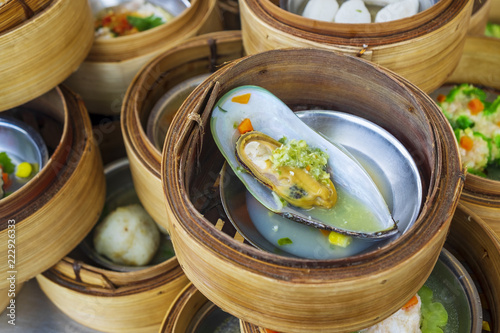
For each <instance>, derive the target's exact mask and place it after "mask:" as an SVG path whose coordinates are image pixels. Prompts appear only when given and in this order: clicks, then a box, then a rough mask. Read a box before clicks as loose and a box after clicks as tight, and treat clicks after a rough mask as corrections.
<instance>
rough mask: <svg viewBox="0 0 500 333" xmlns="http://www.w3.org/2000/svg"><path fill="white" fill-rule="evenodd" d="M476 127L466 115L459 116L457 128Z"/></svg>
mask: <svg viewBox="0 0 500 333" xmlns="http://www.w3.org/2000/svg"><path fill="white" fill-rule="evenodd" d="M474 125H475V123H474V121H472V119H470V118H469V117H467V116H466V115H462V116H459V117H458V118H457V120H456V126H457V127H458V128H460V129H466V128H471V127H473V126H474Z"/></svg>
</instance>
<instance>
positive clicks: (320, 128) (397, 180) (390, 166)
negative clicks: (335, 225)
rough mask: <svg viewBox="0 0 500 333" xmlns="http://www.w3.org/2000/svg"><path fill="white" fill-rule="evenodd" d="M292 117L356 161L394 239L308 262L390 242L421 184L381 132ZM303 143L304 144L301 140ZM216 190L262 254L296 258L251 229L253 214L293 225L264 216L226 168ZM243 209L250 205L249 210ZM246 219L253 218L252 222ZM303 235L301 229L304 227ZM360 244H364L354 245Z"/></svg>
mask: <svg viewBox="0 0 500 333" xmlns="http://www.w3.org/2000/svg"><path fill="white" fill-rule="evenodd" d="M297 115H298V116H299V117H300V118H301V120H302V121H304V122H305V123H306V124H307V125H308V126H310V127H312V128H313V129H315V130H316V131H317V132H319V133H321V134H323V135H324V136H325V137H326V138H328V139H329V140H331V141H335V142H337V143H340V144H341V145H343V146H344V147H345V148H346V149H347V150H348V151H349V152H350V153H351V154H352V155H354V157H355V158H356V159H358V161H359V162H360V163H361V164H362V165H363V167H364V168H365V169H366V171H367V172H368V173H369V174H370V176H371V177H372V178H373V180H374V182H375V184H376V185H377V186H378V188H379V189H380V191H381V193H382V195H383V197H384V199H385V200H386V203H387V205H388V207H389V210H390V211H391V213H392V216H393V218H394V220H396V221H398V229H399V230H400V233H399V234H398V235H396V236H394V237H392V238H390V239H388V240H384V241H377V242H374V241H367V240H361V239H354V240H353V243H354V242H358V244H357V245H356V246H348V247H347V248H346V249H338V250H337V251H336V254H335V255H331V254H328V255H327V254H325V253H324V252H323V251H321V253H320V252H318V254H317V255H316V254H315V255H314V256H312V257H310V258H311V259H335V258H341V257H347V256H352V255H356V254H360V253H365V252H369V251H372V250H374V249H376V248H377V247H380V246H383V245H386V244H388V243H389V242H392V241H394V240H395V239H397V238H399V237H400V236H401V235H402V234H404V233H405V232H406V231H408V229H410V227H411V226H412V225H413V223H414V222H415V220H416V219H417V217H418V214H419V211H420V207H421V204H422V184H421V180H420V174H419V172H418V169H417V167H416V165H415V163H414V161H413V159H412V157H411V155H410V154H409V153H408V151H407V150H406V148H405V147H404V146H403V145H402V144H401V143H400V142H399V141H398V140H397V139H396V138H394V136H392V135H391V134H390V133H389V132H387V131H386V130H384V129H382V128H381V127H379V126H378V125H375V124H373V123H371V122H369V121H367V120H365V119H363V118H360V117H357V116H354V115H350V114H347V113H342V112H337V111H324V110H318V111H308V112H297ZM305 140H306V141H307V138H305ZM220 190H221V199H222V203H223V206H224V209H225V210H226V213H227V215H228V218H229V219H230V221H231V222H232V224H233V225H234V226H235V228H236V229H237V230H238V232H239V233H240V234H241V235H242V236H243V237H244V238H245V239H246V240H247V241H248V242H250V243H251V244H253V245H254V246H256V247H258V248H260V249H262V250H265V251H269V252H273V253H279V254H282V255H286V256H292V257H295V256H297V255H296V254H292V253H289V252H285V251H284V248H283V247H279V246H277V245H275V242H271V241H269V240H268V238H266V237H265V236H264V235H263V234H262V232H261V231H260V230H262V229H260V230H259V227H257V224H258V225H262V224H263V223H262V219H259V220H257V219H256V218H255V216H260V217H262V216H264V217H265V218H272V219H275V218H278V219H281V220H282V221H281V220H280V222H279V223H295V222H291V221H288V220H286V219H285V218H281V217H279V216H277V215H276V216H275V215H269V214H266V213H264V212H266V211H267V210H266V208H264V207H263V206H262V205H261V204H260V203H258V202H257V201H256V200H255V199H254V198H253V197H252V196H251V195H250V194H249V193H248V192H247V191H246V189H245V187H244V185H243V184H242V183H241V182H240V181H239V180H238V178H237V177H236V175H234V173H233V172H232V170H231V169H230V168H226V167H224V168H223V171H222V179H221V187H220ZM248 206H250V207H251V209H250V210H249V209H248ZM259 211H260V212H261V213H259ZM251 216H254V220H252V217H251ZM270 216H271V217H270ZM305 228H311V227H305ZM305 232H307V229H304V233H305ZM360 242H365V244H361V245H359V244H360ZM358 245H359V246H358ZM360 249H361V250H360ZM318 251H320V250H318Z"/></svg>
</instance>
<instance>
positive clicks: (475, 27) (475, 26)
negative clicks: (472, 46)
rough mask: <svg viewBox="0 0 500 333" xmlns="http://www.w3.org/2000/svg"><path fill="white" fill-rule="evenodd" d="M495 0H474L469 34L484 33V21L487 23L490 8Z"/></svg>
mask: <svg viewBox="0 0 500 333" xmlns="http://www.w3.org/2000/svg"><path fill="white" fill-rule="evenodd" d="M492 2H495V0H486V1H483V0H475V1H474V7H473V8H472V15H471V18H470V23H469V29H468V34H469V35H479V36H481V35H484V30H485V28H486V23H488V19H489V14H490V8H491V4H492Z"/></svg>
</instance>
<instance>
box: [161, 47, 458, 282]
mask: <svg viewBox="0 0 500 333" xmlns="http://www.w3.org/2000/svg"><path fill="white" fill-rule="evenodd" d="M294 52H299V53H300V52H302V53H307V54H309V56H310V57H313V56H315V57H319V56H320V55H324V56H329V55H332V54H336V53H334V52H330V51H323V50H313V49H301V50H300V49H281V50H272V51H268V52H264V53H260V54H257V55H254V56H249V57H245V58H242V59H240V60H236V61H234V62H233V63H232V64H231V65H230V66H226V67H225V68H223V69H221V70H220V71H218V72H217V73H215V74H214V75H212V76H211V77H210V78H209V80H207V81H205V82H204V83H203V84H201V85H200V86H198V88H196V89H195V91H194V92H193V93H192V94H191V96H190V100H189V101H186V102H185V103H184V105H183V106H182V107H181V109H182V110H193V109H194V110H196V104H197V101H200V100H205V99H206V95H207V94H209V93H210V92H211V90H212V88H213V85H217V84H218V83H217V82H218V79H220V78H222V77H223V76H224V75H230V74H226V73H230V71H229V69H231V70H234V71H237V70H238V67H240V66H241V67H244V66H246V65H248V64H250V63H253V62H258V60H260V59H261V58H263V57H269V58H273V56H274V55H276V54H279V53H288V54H292V53H294ZM336 57H339V58H343V60H346V61H359V60H360V59H359V58H355V57H351V56H349V55H344V54H336ZM256 59H257V60H256ZM362 64H363V66H366V67H367V68H369V69H370V70H375V71H379V72H380V73H382V75H385V76H386V77H387V78H388V79H389V80H391V81H394V80H395V78H397V79H398V80H399V81H397V84H398V85H400V86H406V87H407V89H409V92H408V97H409V98H411V99H413V102H414V103H415V105H420V103H419V102H418V101H417V100H416V99H415V94H416V93H418V91H419V90H418V88H416V87H415V86H414V85H412V84H411V83H410V82H408V81H406V80H405V79H403V78H401V77H399V76H398V75H396V74H394V73H392V72H390V71H388V70H385V69H383V68H381V67H379V66H377V65H375V64H372V63H368V62H365V61H362ZM207 82H211V84H212V86H208V87H207V85H208V83H207ZM214 82H215V83H214ZM422 98H423V99H425V100H427V102H432V101H431V100H430V99H429V98H428V97H426V96H422ZM185 112H187V111H185ZM432 116H434V117H436V118H437V119H438V120H439V121H440V122H436V123H437V124H438V125H441V124H446V123H445V119H444V116H443V115H442V114H435V115H432ZM176 120H177V122H178V124H177V125H178V126H176V127H175V130H174V129H173V127H171V129H172V130H169V134H167V139H166V142H165V146H164V150H163V159H162V183H163V189H164V193H165V196H166V198H167V204H168V208H169V209H170V211H171V212H172V216H173V217H175V219H176V220H177V221H182V222H181V223H180V225H181V227H182V228H183V230H184V232H186V233H188V234H190V235H191V236H192V237H193V238H195V239H197V240H198V241H200V242H202V241H203V242H204V246H206V247H208V248H210V249H211V250H210V251H213V252H214V253H216V254H217V255H218V256H221V257H224V259H225V260H228V261H230V262H232V263H234V264H236V265H238V266H240V267H244V268H245V269H246V270H250V271H255V272H258V273H259V274H264V275H266V276H269V277H270V278H277V279H281V280H287V281H292V280H298V281H300V280H302V279H303V269H307V272H308V276H309V277H311V278H313V277H320V276H321V275H323V274H325V271H328V272H331V273H333V272H334V273H335V274H336V275H335V277H336V278H338V279H339V280H340V279H347V280H350V279H355V278H356V277H358V276H361V275H363V273H364V271H363V268H366V267H367V266H373V265H375V264H380V265H381V266H383V267H391V266H393V265H395V263H396V262H403V261H404V260H406V259H408V258H410V257H413V256H414V255H416V254H417V253H418V251H420V250H421V248H422V247H423V246H424V245H425V243H426V242H428V241H430V239H422V238H416V237H414V236H415V235H426V236H425V238H427V237H429V235H432V236H430V237H431V239H432V238H434V237H437V236H436V235H437V234H439V233H440V232H443V231H444V230H446V229H447V225H446V223H445V221H441V223H434V224H428V225H424V223H423V219H424V218H425V217H427V218H430V217H433V216H436V215H439V214H443V213H445V212H444V211H443V206H446V208H448V209H449V208H451V209H453V210H454V209H455V207H456V204H457V202H458V200H455V199H456V198H457V197H458V195H459V193H460V191H461V188H462V185H463V171H462V169H461V167H460V168H458V167H457V165H459V163H458V160H457V159H458V156H454V160H447V159H443V156H442V151H441V149H447V147H446V145H445V144H444V142H442V139H441V137H440V135H438V133H436V131H437V130H438V129H436V128H434V129H433V132H434V134H435V141H436V145H435V146H434V154H435V155H436V159H435V161H434V168H435V172H433V173H432V175H431V180H430V183H431V186H430V187H432V191H431V192H429V193H428V196H427V198H426V201H425V203H424V204H423V207H422V210H421V213H420V216H419V218H418V219H417V221H416V222H415V225H414V227H413V229H412V230H410V231H409V232H407V233H406V234H405V235H403V236H402V237H400V238H399V239H398V240H396V241H394V242H392V243H391V244H389V245H387V246H384V247H382V248H380V249H378V250H376V251H373V252H370V253H369V254H364V255H358V256H354V257H350V258H345V259H339V260H310V259H296V258H287V257H282V256H278V255H275V254H271V253H266V252H264V251H261V250H258V249H255V248H253V247H251V246H249V245H246V244H240V243H238V242H237V241H235V240H233V239H232V238H231V237H229V236H228V235H225V234H223V233H220V232H218V230H216V229H215V227H214V226H213V225H212V224H211V223H209V222H208V221H207V220H206V219H205V218H204V217H203V216H202V215H201V214H200V213H199V212H198V211H197V210H196V209H195V208H194V206H193V205H192V203H191V202H190V201H189V200H188V201H187V202H186V200H185V197H184V196H185V192H184V191H185V190H181V191H168V190H167V189H172V188H176V187H178V186H179V185H180V186H181V187H182V186H184V181H183V179H182V178H181V177H180V174H179V163H184V162H185V161H183V160H182V159H181V160H179V157H176V156H173V155H174V154H172V151H173V149H180V146H177V145H174V143H173V142H171V140H169V137H174V136H178V135H180V136H181V137H180V138H179V140H177V142H181V141H182V140H183V137H182V136H183V135H184V136H185V135H186V134H185V133H183V132H182V131H187V130H189V128H190V125H192V123H191V122H190V120H189V118H188V117H186V115H183V116H181V115H179V116H177V117H176ZM446 128H447V127H446ZM441 129H443V128H441ZM446 131H447V130H445V133H444V134H445V135H449V133H447V132H446ZM455 148H456V147H455ZM457 151H458V149H457ZM438 161H441V162H438ZM442 175H447V176H450V177H451V178H452V179H453V181H452V183H453V184H455V185H454V186H453V188H451V189H447V190H446V191H449V192H448V193H444V192H441V191H442V189H441V187H440V186H439V183H441V182H443V179H442V178H443V177H442ZM438 197H439V199H442V200H441V201H437V202H439V203H440V205H431V204H430V202H431V201H433V200H434V199H437V198H438ZM445 214H446V213H445ZM443 216H444V215H443ZM412 237H413V238H412ZM226 253H228V254H229V255H226ZM285 271H287V272H286V273H285Z"/></svg>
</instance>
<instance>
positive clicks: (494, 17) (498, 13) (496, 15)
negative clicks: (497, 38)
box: [489, 0, 500, 24]
mask: <svg viewBox="0 0 500 333" xmlns="http://www.w3.org/2000/svg"><path fill="white" fill-rule="evenodd" d="M489 19H490V21H491V22H493V23H497V24H500V1H498V0H492V1H491V7H490V13H489Z"/></svg>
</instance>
